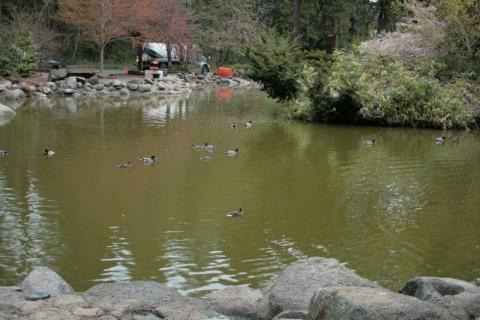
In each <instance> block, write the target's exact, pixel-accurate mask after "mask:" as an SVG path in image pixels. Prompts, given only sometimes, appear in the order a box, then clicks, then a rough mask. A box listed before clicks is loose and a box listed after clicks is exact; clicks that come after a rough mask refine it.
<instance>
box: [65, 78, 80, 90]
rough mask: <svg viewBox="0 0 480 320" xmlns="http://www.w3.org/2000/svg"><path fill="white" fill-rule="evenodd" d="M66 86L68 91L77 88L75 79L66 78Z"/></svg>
mask: <svg viewBox="0 0 480 320" xmlns="http://www.w3.org/2000/svg"><path fill="white" fill-rule="evenodd" d="M66 84H67V88H68V89H73V90H76V89H77V87H78V84H77V77H68V78H67V81H66Z"/></svg>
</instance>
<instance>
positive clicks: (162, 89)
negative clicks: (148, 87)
mask: <svg viewBox="0 0 480 320" xmlns="http://www.w3.org/2000/svg"><path fill="white" fill-rule="evenodd" d="M157 89H158V90H160V91H164V90H165V89H166V87H165V85H164V84H163V83H161V82H157Z"/></svg>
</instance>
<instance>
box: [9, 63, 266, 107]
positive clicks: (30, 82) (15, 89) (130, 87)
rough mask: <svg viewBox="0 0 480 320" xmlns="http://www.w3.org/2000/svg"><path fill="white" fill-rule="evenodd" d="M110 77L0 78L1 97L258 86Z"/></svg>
mask: <svg viewBox="0 0 480 320" xmlns="http://www.w3.org/2000/svg"><path fill="white" fill-rule="evenodd" d="M115 77H116V78H111V77H109V76H102V75H100V76H98V75H94V76H93V77H91V78H88V79H87V78H84V77H79V76H67V71H66V70H65V69H55V70H51V72H50V74H49V76H48V79H45V78H41V77H40V78H39V77H37V78H32V79H26V80H22V79H19V80H18V81H17V83H13V82H12V81H10V80H4V81H1V79H0V98H1V97H3V98H4V99H5V100H7V101H8V100H20V99H25V98H29V97H38V98H50V97H54V96H67V97H96V96H129V95H138V96H142V95H143V96H146V95H187V94H190V93H191V92H192V90H195V89H202V88H206V87H223V88H258V87H259V85H258V84H257V83H256V82H253V81H251V80H248V79H243V78H238V77H233V78H222V77H219V76H216V75H213V74H211V73H208V74H197V75H195V74H190V73H178V74H169V75H167V76H164V77H161V78H157V79H150V78H144V77H143V76H129V75H123V74H119V75H116V76H115Z"/></svg>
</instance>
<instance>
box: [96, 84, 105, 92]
mask: <svg viewBox="0 0 480 320" xmlns="http://www.w3.org/2000/svg"><path fill="white" fill-rule="evenodd" d="M103 89H105V86H104V85H103V84H101V83H99V84H97V85H95V90H97V91H102V90H103Z"/></svg>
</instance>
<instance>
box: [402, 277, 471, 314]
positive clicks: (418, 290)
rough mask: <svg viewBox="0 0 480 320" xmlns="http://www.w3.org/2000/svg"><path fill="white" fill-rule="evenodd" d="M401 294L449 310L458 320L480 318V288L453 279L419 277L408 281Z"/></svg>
mask: <svg viewBox="0 0 480 320" xmlns="http://www.w3.org/2000/svg"><path fill="white" fill-rule="evenodd" d="M400 293H403V294H405V295H409V296H413V297H416V298H418V299H421V300H424V301H429V302H432V303H435V304H437V305H438V306H440V307H443V308H445V309H447V310H448V311H449V312H450V313H451V314H452V315H454V316H455V317H456V318H457V319H463V317H465V313H466V314H468V317H470V318H474V317H477V316H480V288H479V287H477V286H476V285H474V284H472V283H470V282H466V281H462V280H457V279H452V278H438V277H417V278H413V279H410V280H408V281H407V282H406V283H405V285H404V287H403V288H402V289H401V290H400Z"/></svg>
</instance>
